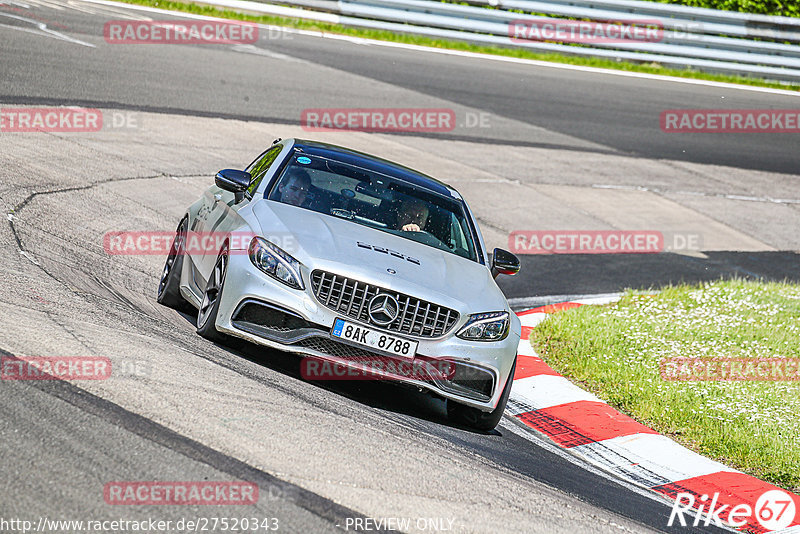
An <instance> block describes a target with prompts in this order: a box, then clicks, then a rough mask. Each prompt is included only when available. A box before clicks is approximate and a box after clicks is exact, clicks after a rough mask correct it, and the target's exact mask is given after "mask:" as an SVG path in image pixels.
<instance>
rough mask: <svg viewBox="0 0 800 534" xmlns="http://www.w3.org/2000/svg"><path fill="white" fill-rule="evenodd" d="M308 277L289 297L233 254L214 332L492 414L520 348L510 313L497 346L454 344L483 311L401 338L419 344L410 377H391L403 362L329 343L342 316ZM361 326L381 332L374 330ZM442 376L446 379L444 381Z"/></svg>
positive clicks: (287, 290)
mask: <svg viewBox="0 0 800 534" xmlns="http://www.w3.org/2000/svg"><path fill="white" fill-rule="evenodd" d="M309 272H310V271H309V270H307V269H306V268H305V267H304V268H303V269H302V276H303V282H304V285H305V290H296V289H292V288H289V287H287V286H285V285H283V284H281V283H280V282H278V281H276V280H274V279H272V278H270V277H268V276H267V275H266V274H264V273H262V272H261V271H260V270H259V269H257V268H256V267H255V266H254V265H253V264H252V263H251V262H250V259H249V257H248V256H247V253H246V252H245V253H242V251H233V253H232V254H231V255H230V259H229V263H228V272H227V274H226V277H225V285H224V289H223V291H222V295H221V296H220V307H219V312H218V314H217V321H216V327H217V330H219V331H220V332H225V333H227V334H230V335H232V336H236V337H239V338H243V339H246V340H248V341H251V342H253V343H257V344H260V345H265V346H268V347H272V348H275V349H279V350H282V351H287V352H293V353H297V354H302V355H306V356H312V357H315V358H317V359H322V360H326V361H329V362H334V363H337V364H340V365H343V366H346V367H348V368H351V369H355V370H358V371H369V373H370V374H371V375H373V376H379V377H382V378H386V379H389V380H395V381H400V382H402V383H405V384H411V385H414V386H417V387H419V388H423V389H427V390H429V391H432V392H434V393H436V394H438V395H440V396H442V397H445V398H449V399H453V400H454V401H456V402H459V403H461V404H465V405H468V406H472V407H474V408H478V409H480V410H483V411H487V412H488V411H492V410H493V409H494V408H495V407H496V406H497V404H498V402H499V400H500V396H501V395H502V391H503V388H504V386H505V384H506V381H507V380H508V377H509V375H510V373H511V366H512V365H513V362H514V358H515V357H516V353H517V346H518V344H519V338H520V324H519V320H518V319H517V317H516V315H515V314H513V313H510V312H509V313H510V318H511V325H510V329H509V335H508V336H507V337H506V338H505V339H504V340H502V341H498V342H471V341H466V340H462V339H460V338H458V337H456V336H455V332H457V331H458V330H459V329H460V328H461V327H462V326H463V325H464V324H465V323H466V321H467V319H468V316H469V313H474V312H482V311H487V310H463V311H462V313H461V317H460V318H459V321H458V323H457V324H456V325H455V326H454V327H453V328H452V329H451V330H450V331H449V332H448V333H447V334H446V335H444V336H441V337H439V338H435V339H431V338H421V337H416V336H403V337H405V338H406V339H414V340H415V341H417V342H418V343H419V346H418V349H417V356H416V357H415V358H414V359H413V362H411V363H413V365H414V369H416V371H415V372H414V373H410V374H409V373H397V372H395V370H397V369H399V368H401V367H400V366H401V365H402V364H406V366H407V365H408V364H409V360H408V359H405V358H399V357H394V356H391V355H388V354H383V353H378V352H373V351H372V350H371V349H369V348H367V347H361V346H357V345H354V344H352V343H350V342H347V341H345V340H342V339H340V338H338V337H334V336H332V335H331V333H330V332H331V328H332V326H333V323H334V321H335V320H336V318H339V317H343V315H341V314H338V313H337V312H335V311H333V310H331V309H329V308H327V307H325V306H322V305H321V304H320V303H318V301H317V300H316V297H315V296H314V295H313V291H312V289H311V283H310V282H311V281H310V279H309ZM343 318H344V317H343ZM347 320H348V321H350V322H356V323H358V322H359V321H355V320H354V319H352V318H347ZM364 326H366V327H368V328H372V329H378V330H380V328H376V327H375V326H374V325H370V324H364ZM390 335H393V336H397V334H396V333H390ZM376 362H379V363H378V364H377V365H376ZM406 368H407V367H406ZM445 368H447V369H450V370H451V372H450V373H446V374H443V373H442V372H441V370H442V369H445ZM419 370H422V371H423V372H422V373H420V372H418V371H419ZM487 380H489V382H490V383H488V384H487V382H486V381H487Z"/></svg>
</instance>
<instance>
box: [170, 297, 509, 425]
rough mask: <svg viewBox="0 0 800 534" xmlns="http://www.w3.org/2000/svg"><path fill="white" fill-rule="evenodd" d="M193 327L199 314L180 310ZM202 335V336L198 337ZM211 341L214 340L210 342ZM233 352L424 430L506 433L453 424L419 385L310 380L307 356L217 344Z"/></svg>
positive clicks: (239, 342)
mask: <svg viewBox="0 0 800 534" xmlns="http://www.w3.org/2000/svg"><path fill="white" fill-rule="evenodd" d="M178 313H179V314H180V315H181V316H182V317H183V318H184V319H185V320H186V322H187V323H189V324H190V325H191V327H192V328H194V327H195V321H196V317H194V316H191V315H189V314H187V313H185V312H182V311H181V312H178ZM198 337H199V336H198ZM208 343H211V342H210V341H209V342H208ZM213 344H214V345H216V346H217V347H219V348H220V349H222V350H224V351H226V352H228V353H229V354H232V355H235V356H238V357H240V358H244V359H246V360H248V361H250V362H252V363H255V364H257V365H259V366H261V367H265V368H268V369H270V370H272V371H275V372H278V373H281V374H283V375H285V376H288V377H291V378H294V379H296V380H299V381H302V382H306V383H308V384H313V385H314V386H316V387H319V388H321V389H324V390H326V391H329V392H331V393H333V394H336V395H341V396H343V397H346V398H348V399H350V400H352V401H354V402H357V403H359V404H361V405H363V406H368V407H370V408H373V409H376V410H380V411H382V412H385V415H387V416H388V417H390V418H394V416H402V422H403V423H405V424H408V425H411V426H414V427H417V428H419V429H420V430H425V429H426V427H430V425H431V424H434V425H442V426H446V427H449V428H452V429H456V430H462V431H465V432H470V433H473V434H482V435H502V434H501V433H500V432H499V431H498V430H496V429H495V430H491V431H488V432H484V431H481V430H475V429H473V428H470V427H466V426H464V425H461V424H458V423H453V422H451V421H450V420H449V419H448V417H447V409H446V406H445V400H444V398H442V397H439V396H438V395H435V394H433V393H431V392H428V391H427V390H422V391H420V390H419V388H417V387H415V386H409V385H405V384H400V383H398V382H394V381H391V380H371V379H368V380H365V379H363V378H362V379H358V380H350V379H340V380H338V379H337V380H308V379H306V378H304V377H303V375H302V372H301V365H302V362H303V359H304V357H303V356H301V355H299V354H294V353H291V352H283V351H280V350H276V349H272V348H269V347H265V346H262V345H256V344H255V343H250V342H249V341H245V340H243V339H239V338H235V337H230V338H229V339H228V340H227V341H226V342H225V343H213Z"/></svg>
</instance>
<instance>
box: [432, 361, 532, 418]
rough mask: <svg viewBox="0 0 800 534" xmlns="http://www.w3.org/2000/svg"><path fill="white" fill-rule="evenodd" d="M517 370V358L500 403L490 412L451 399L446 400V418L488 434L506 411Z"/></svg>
mask: <svg viewBox="0 0 800 534" xmlns="http://www.w3.org/2000/svg"><path fill="white" fill-rule="evenodd" d="M516 368H517V358H516V356H515V357H514V364H513V365H512V366H511V374H510V375H508V380H507V381H506V386H505V388H503V394H502V395H501V396H500V401H499V402H498V403H497V407H496V408H495V409H494V410H492V411H491V412H484V411H482V410H479V409H477V408H473V407H471V406H465V405H463V404H460V403H458V402H456V401H453V400H451V399H447V417H448V419H450V421H452V422H454V423H458V424H461V425H464V426H468V427H470V428H474V429H475V430H482V431H484V432H488V431H490V430H494V428H495V427H496V426H497V425H498V424H499V423H500V419H502V418H503V412H505V410H506V403H507V402H508V396H509V394H510V393H511V385H512V384H513V382H514V371H515V370H516Z"/></svg>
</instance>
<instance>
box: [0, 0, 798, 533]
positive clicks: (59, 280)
mask: <svg viewBox="0 0 800 534" xmlns="http://www.w3.org/2000/svg"><path fill="white" fill-rule="evenodd" d="M0 12H2V13H5V14H11V15H15V16H17V17H25V18H28V19H33V20H36V21H38V22H43V23H45V24H47V25H48V28H55V29H56V30H57V31H59V32H60V33H62V34H63V35H66V36H68V37H70V38H72V39H78V40H80V41H83V42H86V43H90V44H94V45H95V47H94V48H90V47H87V46H83V45H81V44H77V43H75V42H69V41H65V40H63V39H56V38H52V37H48V36H46V35H43V34H42V33H41V32H39V33H37V32H35V31H34V32H31V31H26V30H29V29H31V27H32V26H31V24H30V22H26V21H24V20H20V19H18V18H10V17H6V19H7V20H4V21H2V22H3V23H4V24H6V26H4V27H0V37H1V38H2V42H3V45H2V52H1V53H2V56H1V57H0V68H1V70H2V73H3V74H2V76H1V77H0V103H2V104H4V105H38V106H45V105H86V106H91V107H97V108H103V109H113V110H132V111H135V112H138V113H140V115H139V116H138V117H139V118H140V119H142V122H141V123H140V124H145V125H146V128H142V129H141V131H137V132H134V133H132V134H128V133H125V132H124V133H122V134H120V135H118V136H116V137H115V136H114V135H113V134H110V135H107V136H103V135H101V136H98V137H96V138H88V139H85V138H81V137H76V136H68V135H67V136H58V135H48V134H22V135H20V134H14V135H12V134H5V133H4V134H0V143H2V147H3V148H2V153H3V160H4V161H5V164H4V165H3V169H2V170H1V171H0V188H1V189H0V200H2V203H3V209H4V210H5V213H8V214H10V216H9V224H7V225H6V226H5V227H4V228H3V230H2V233H0V244H1V245H2V249H0V250H2V252H1V254H2V257H3V259H4V263H5V264H6V265H7V273H6V277H5V279H4V282H3V284H2V286H3V288H4V291H3V293H4V295H3V297H2V300H3V307H4V313H3V317H2V319H0V321H1V322H2V329H0V332H2V333H0V349H2V350H3V354H4V355H6V356H9V355H66V354H69V355H87V354H88V355H96V354H102V355H108V356H109V357H110V358H112V360H113V361H114V362H115V363H119V362H123V363H124V362H125V361H126V359H127V361H129V360H131V359H133V360H134V361H135V362H137V363H139V364H141V365H142V366H143V369H145V372H143V373H134V374H133V375H132V376H122V377H115V379H113V380H108V381H105V382H103V383H100V382H98V383H91V384H90V383H77V384H67V383H58V382H55V383H53V382H37V383H15V382H8V381H4V382H3V383H2V387H0V395H2V402H3V405H4V406H5V408H4V410H3V411H2V413H3V415H2V416H1V417H0V436H2V440H0V448H2V453H0V456H2V457H3V459H4V460H3V462H2V467H0V473H1V474H2V476H0V491H1V492H2V494H3V495H4V496H6V497H4V498H3V499H2V500H0V517H3V518H12V517H18V518H27V519H31V520H34V521H35V520H36V519H37V518H39V517H47V518H51V519H53V518H61V519H84V520H86V519H113V518H118V517H120V516H121V517H124V518H130V519H134V518H152V517H155V518H160V519H171V520H178V519H180V518H186V517H190V516H206V517H208V516H228V517H233V516H257V517H278V518H279V519H280V523H281V531H284V532H298V531H303V532H323V531H329V530H342V529H343V526H344V525H345V521H346V518H351V519H352V518H363V517H366V516H369V517H413V518H420V517H430V518H437V517H438V518H453V519H454V521H455V526H454V530H455V531H457V532H498V531H500V532H503V531H506V532H520V531H531V532H566V531H570V532H617V531H629V532H643V531H649V530H657V531H673V532H701V531H702V532H705V531H714V530H715V529H713V528H704V527H694V528H693V527H687V528H679V527H678V528H672V529H669V528H667V527H666V523H667V519H668V516H669V507H668V506H667V505H666V504H665V503H664V502H661V501H657V500H654V499H652V498H650V497H648V496H645V495H642V494H640V493H637V492H636V491H632V490H631V488H626V487H623V486H621V485H619V484H617V483H616V482H614V481H612V480H609V479H607V478H606V477H604V476H603V475H602V474H601V473H597V472H595V471H594V470H592V469H587V467H586V466H584V465H580V464H578V463H576V462H574V461H572V460H571V459H570V458H569V457H566V456H564V455H563V454H558V453H557V452H555V451H554V450H553V449H552V448H551V447H549V446H548V445H547V442H546V441H544V440H542V439H541V438H540V437H539V436H537V435H535V434H533V433H531V432H529V431H527V430H526V429H523V428H521V427H518V426H516V425H515V423H513V422H512V421H510V420H506V421H504V422H503V423H502V425H501V426H500V427H499V428H498V429H497V431H496V432H493V433H489V434H481V433H475V432H471V431H468V430H466V429H461V428H456V427H453V426H451V425H449V424H448V423H447V421H446V420H445V418H444V410H443V404H442V403H441V402H440V401H438V400H436V399H431V398H429V397H426V396H422V395H418V394H417V393H415V392H413V391H408V390H406V389H403V388H399V387H395V386H386V385H384V384H380V385H379V384H372V383H358V384H350V383H337V384H319V383H309V382H305V381H303V380H301V379H300V377H299V364H298V362H297V360H296V359H293V358H288V357H286V356H285V355H282V354H280V353H275V352H273V351H265V350H263V349H257V348H254V347H248V346H241V345H237V346H233V347H223V346H217V345H213V344H210V343H208V342H206V341H204V340H202V339H200V338H199V337H198V336H196V335H195V334H194V331H193V326H192V318H191V317H188V316H184V315H181V314H178V313H175V312H172V311H170V310H166V309H164V308H162V307H160V306H158V305H156V304H155V302H154V299H153V293H154V288H155V285H156V283H157V278H158V274H159V272H160V263H161V258H151V257H144V258H143V257H134V258H131V257H109V256H108V255H104V254H103V251H102V248H101V247H100V245H99V238H100V236H102V233H103V232H104V231H108V230H114V229H142V228H164V229H166V228H170V227H172V226H174V224H175V223H176V222H177V219H178V217H179V216H180V214H181V209H182V207H183V206H186V205H188V203H189V202H191V200H192V199H193V198H195V197H196V196H197V195H198V194H199V193H200V191H202V189H203V188H205V187H206V186H207V185H208V183H209V182H210V175H211V174H212V173H213V172H214V171H215V170H216V169H217V168H220V167H223V166H235V164H237V163H238V165H239V166H243V165H245V164H246V163H247V162H248V161H249V159H250V158H252V157H253V156H254V155H255V154H256V153H257V152H258V150H259V147H263V146H264V145H266V144H268V143H269V142H270V141H271V137H270V136H272V135H283V136H284V137H286V136H288V135H287V134H285V133H283V132H290V133H292V132H296V131H298V128H297V127H296V125H297V122H298V118H299V115H300V112H301V110H302V109H304V108H307V107H326V106H329V107H386V106H392V107H400V106H407V107H428V106H431V107H433V106H437V107H442V106H441V104H442V103H445V104H446V105H449V106H452V107H453V109H456V110H457V112H458V114H459V116H461V114H462V113H465V112H466V111H471V112H485V113H489V114H491V117H492V120H493V121H495V122H493V125H494V127H493V128H489V129H470V128H459V129H457V131H455V132H452V133H451V134H437V135H435V136H434V135H429V136H419V135H415V136H376V137H375V138H370V137H369V136H368V135H366V134H362V135H361V136H352V137H343V138H342V139H343V140H345V141H348V142H349V143H348V144H354V145H357V146H358V147H360V148H365V149H366V148H367V147H369V146H370V145H371V144H374V145H375V147H376V148H378V149H380V148H381V147H383V148H385V150H386V151H390V150H396V151H397V152H398V153H404V151H408V152H409V153H413V154H414V155H415V157H416V158H419V160H420V164H424V161H423V159H425V158H424V155H425V154H426V152H430V154H431V156H432V157H433V156H436V155H444V154H445V153H446V152H447V151H448V150H454V151H455V150H457V149H458V150H461V151H462V152H461V154H462V156H463V158H464V161H466V160H467V159H468V154H467V152H468V151H470V152H473V153H474V152H476V149H483V150H485V152H484V153H481V155H484V154H494V155H495V158H496V160H497V161H501V162H502V161H506V160H508V161H511V163H508V165H509V166H510V167H509V168H507V169H505V170H506V171H507V172H505V173H504V172H497V171H496V170H494V172H497V174H500V175H502V176H511V177H512V178H513V177H514V176H515V174H514V173H515V172H516V171H518V168H517V169H515V168H511V166H513V165H514V163H513V157H514V156H515V154H519V153H521V152H522V151H525V150H530V151H536V150H540V149H541V150H547V151H551V152H552V153H566V154H568V156H569V157H570V158H571V157H573V155H574V157H575V158H578V157H590V158H594V157H602V156H614V157H615V156H618V155H621V156H624V157H625V158H627V159H629V160H635V161H641V162H643V164H644V165H649V164H650V162H651V161H657V160H662V159H667V160H670V161H678V162H684V163H686V164H687V165H690V164H701V165H715V166H726V167H727V168H731V169H738V170H741V171H749V170H751V169H757V170H758V171H759V172H769V173H772V174H770V175H769V176H770V179H771V180H772V181H771V182H770V186H769V187H773V188H776V189H778V190H780V191H781V192H782V196H783V198H798V197H800V195H796V196H793V195H794V194H795V193H796V192H797V176H795V175H793V174H792V173H795V172H796V171H797V163H798V154H797V138H796V137H792V136H786V135H782V136H781V135H768V134H759V135H739V136H722V137H720V136H716V137H714V136H696V137H694V138H685V137H680V138H672V137H670V136H667V135H666V134H662V133H660V132H659V131H658V129H657V121H658V113H659V112H660V111H661V110H662V109H664V108H672V107H697V108H712V107H722V106H721V105H720V104H719V101H720V99H721V97H722V96H724V97H725V102H726V104H725V107H727V106H730V107H741V108H764V107H773V108H791V107H796V106H797V104H796V102H797V100H796V97H787V96H783V95H774V94H769V93H755V92H742V91H737V90H731V89H720V88H710V87H703V86H694V85H682V84H675V83H671V82H670V83H665V82H657V81H653V80H640V79H632V78H621V77H613V76H607V75H599V74H592V73H585V72H577V71H567V70H563V71H562V70H556V69H550V68H533V67H531V68H525V69H523V68H521V67H520V66H518V65H512V64H503V63H497V62H491V61H487V60H474V59H468V58H461V57H453V56H439V55H430V54H423V53H419V52H414V51H409V50H401V49H395V48H383V47H376V46H371V45H365V44H358V43H353V42H349V41H342V40H330V39H326V40H322V39H320V38H318V37H311V36H304V35H297V34H293V35H292V36H291V38H285V37H281V38H275V39H270V40H268V41H266V42H265V41H261V42H259V43H256V45H254V46H252V47H209V46H190V45H183V46H132V47H131V46H111V45H107V44H106V43H104V42H103V39H102V27H103V24H104V22H105V21H107V20H109V19H112V18H120V17H123V16H128V14H129V13H135V12H132V11H128V10H126V9H123V8H116V7H115V8H101V7H98V6H97V5H94V4H86V3H82V2H75V3H72V4H69V5H67V4H60V3H55V2H54V3H48V4H47V5H42V3H41V2H37V3H35V4H32V3H26V4H15V5H9V4H7V5H0ZM150 16H151V17H152V18H165V17H162V16H153V15H152V14H150ZM8 26H13V27H8ZM654 125H655V126H654ZM125 135H130V136H131V137H125ZM120 136H121V137H120ZM462 145H463V147H462ZM452 147H456V148H452ZM464 147H466V148H464ZM377 151H378V152H380V153H381V154H384V153H385V152H384V151H383V150H377ZM579 153H580V154H579ZM526 154H527V152H526ZM449 155H450V154H449ZM450 156H451V155H450ZM226 162H227V163H226ZM545 163H546V162H541V165H542V166H545ZM538 164H539V162H537V161H533V162H531V165H538ZM437 165H443V173H444V174H447V165H448V164H447V163H441V164H437ZM691 168H692V169H695V168H696V167H691ZM781 173H784V174H781ZM743 176H744V177H745V178H743ZM746 176H748V174H747V172H744V173H743V174H736V173H734V174H733V175H732V178H731V179H730V180H729V184H728V185H729V186H730V187H732V188H743V189H747V188H748V187H751V186H752V184H749V183H748V182H747V178H746ZM648 177H649V175H648V174H647V173H643V174H642V175H638V176H627V177H625V179H626V180H629V181H627V182H625V183H624V184H622V185H631V184H635V185H637V186H643V187H648V186H653V185H654V184H652V183H650V182H649V178H648ZM538 181H539V182H541V183H544V184H549V185H554V186H557V185H558V184H559V183H560V182H561V181H563V177H561V176H559V175H558V174H554V173H549V174H547V175H545V176H539V177H538ZM700 182H701V180H699V179H698V182H697V183H693V184H688V185H687V184H681V185H682V187H683V189H685V190H688V191H692V190H694V189H698V188H700V189H702V187H701V186H702V185H703V184H701V183H700ZM470 183H472V182H470ZM655 185H656V186H662V187H663V185H664V184H663V183H658V184H655ZM695 186H697V187H695ZM466 187H467V188H469V187H473V186H472V185H469V184H466ZM475 187H478V186H475ZM492 187H493V186H492ZM459 189H462V187H461V186H459ZM495 189H496V188H495ZM476 191H477V190H476ZM736 191H738V189H737V190H736ZM736 191H734V192H736ZM712 193H713V194H712V195H711V196H712V197H714V195H715V194H716V193H715V192H713V191H712ZM724 193H726V194H728V193H730V191H727V190H726V191H724ZM467 198H468V199H470V201H471V202H472V203H473V205H474V207H475V209H476V211H477V212H480V215H479V216H480V217H481V218H482V223H487V224H488V226H489V227H493V228H500V229H501V230H502V229H503V228H504V221H503V220H502V216H501V215H502V214H500V213H498V214H497V217H498V218H497V219H494V218H493V214H494V212H495V211H497V210H496V209H495V208H493V207H492V205H491V203H492V201H493V199H492V197H491V196H490V195H489V193H488V192H487V196H486V197H485V198H475V196H472V197H470V196H468V197H467ZM714 198H717V197H714ZM759 206H760V205H759ZM780 207H781V209H783V208H786V209H789V210H796V208H794V205H789V206H788V207H786V206H780ZM712 208H713V206H712ZM771 208H772V207H771V206H767V207H766V208H764V209H767V210H769V209H771ZM709 209H711V208H709ZM739 218H743V219H748V218H752V220H753V221H756V226H757V227H756V231H754V232H751V233H750V234H748V235H749V236H750V237H753V239H755V240H757V241H759V243H764V242H767V244H768V245H770V246H765V247H760V246H759V245H758V244H756V245H754V246H753V247H751V248H753V249H754V250H750V251H749V252H747V253H744V252H739V251H736V250H727V251H726V250H722V251H717V252H709V251H706V252H705V253H704V254H702V256H704V257H699V256H696V255H695V256H693V255H683V254H675V255H670V254H661V255H654V256H651V255H648V256H630V255H626V256H608V257H603V258H598V257H596V256H594V257H589V256H570V257H562V256H552V257H551V256H548V257H541V256H531V257H526V258H525V259H524V262H525V263H526V266H528V267H532V268H531V269H529V272H531V273H532V274H531V275H529V276H528V277H525V278H523V277H520V278H519V279H516V280H514V279H510V280H508V281H506V282H505V284H504V287H505V288H506V290H507V293H508V295H509V296H516V297H526V296H534V295H551V294H566V293H577V292H597V293H599V292H606V291H614V290H618V289H620V288H622V287H627V286H634V287H648V286H651V285H652V286H658V285H660V284H663V283H665V282H669V281H676V280H679V279H708V278H709V277H711V278H714V277H716V276H717V274H719V273H721V274H722V275H725V276H728V275H730V274H731V273H733V274H739V275H753V276H757V275H758V274H759V273H762V274H764V275H765V276H768V277H771V278H776V279H781V278H785V277H789V278H796V277H797V262H796V256H795V255H794V253H792V252H791V251H792V250H797V249H798V248H800V247H798V246H795V245H794V243H796V242H793V241H791V239H792V237H791V236H789V237H782V236H783V235H784V234H781V231H782V230H781V227H782V225H785V222H784V221H782V220H781V219H780V218H779V217H778V218H772V219H768V218H763V217H760V212H759V210H758V209H754V210H753V211H752V212H747V213H743V214H741V215H739ZM790 224H791V223H790ZM795 228H796V227H795ZM786 233H788V234H796V232H794V231H791V229H789V230H788V231H786ZM501 234H502V232H501V231H498V235H501ZM726 235H727V234H726ZM771 235H774V236H777V237H775V238H774V239H775V240H776V241H779V243H775V242H770V241H769V236H771ZM795 238H796V237H795ZM781 239H782V240H783V241H780V240H781ZM784 243H789V245H785V244H784ZM762 248H763V250H762ZM776 249H777V250H776ZM770 255H771V256H770ZM709 260H710V261H712V262H716V263H714V265H716V266H717V267H716V268H715V270H712V271H709V269H708V268H706V267H707V266H708V263H706V264H705V266H703V265H702V264H703V262H708V261H709ZM604 262H605V263H604ZM637 262H638V263H637ZM687 265H689V266H691V268H687V267H686V266H687ZM759 265H760V267H759ZM569 268H572V269H573V270H574V271H573V272H575V273H579V274H580V277H576V278H569V277H567V276H565V274H564V273H565V272H569V271H567V269H569ZM659 269H660V270H659ZM745 270H746V271H747V272H744V271H745ZM559 272H560V274H559ZM709 272H711V274H709ZM602 273H605V274H606V276H605V277H603V276H601V274H602ZM686 273H690V274H688V275H687V274H686ZM124 480H248V481H252V482H255V483H257V484H258V485H259V487H260V488H261V492H262V498H261V499H260V500H259V503H258V504H257V505H255V506H254V507H246V508H244V507H243V508H236V509H225V510H223V511H220V510H219V509H218V508H217V507H214V508H215V509H214V510H213V511H212V512H209V511H208V508H205V507H188V508H187V507H169V506H160V507H155V506H152V507H148V506H144V507H124V509H122V510H121V507H114V506H109V505H107V504H105V503H104V501H103V498H102V487H103V485H104V484H105V483H107V482H109V481H124Z"/></svg>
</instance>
